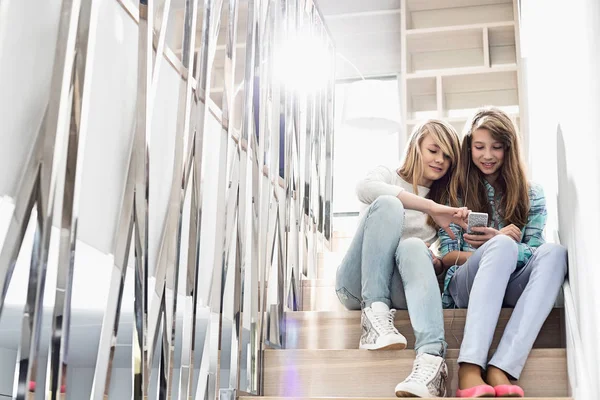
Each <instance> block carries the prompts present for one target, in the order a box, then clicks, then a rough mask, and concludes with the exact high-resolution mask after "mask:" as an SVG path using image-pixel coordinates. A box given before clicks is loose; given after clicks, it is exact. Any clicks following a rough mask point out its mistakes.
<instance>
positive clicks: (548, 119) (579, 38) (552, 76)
mask: <svg viewBox="0 0 600 400" xmlns="http://www.w3.org/2000/svg"><path fill="white" fill-rule="evenodd" d="M521 15H522V24H523V27H522V31H521V37H522V41H523V46H522V53H523V54H522V55H523V57H524V59H525V65H526V68H527V74H526V84H527V92H528V93H527V95H528V99H529V102H528V107H529V121H530V126H529V129H528V131H529V133H530V160H531V166H532V171H531V172H532V178H533V179H534V180H535V181H538V182H540V183H542V184H543V185H544V187H545V189H546V196H547V198H548V200H549V206H550V207H556V202H555V199H556V195H557V191H558V188H559V187H560V194H559V196H560V203H559V204H558V209H559V229H560V236H561V241H562V243H563V244H565V245H567V246H568V249H569V275H570V283H571V286H572V288H573V292H574V297H575V298H574V299H573V300H574V302H575V308H576V314H577V318H578V321H579V330H580V334H581V343H578V344H577V346H579V348H578V349H573V348H570V349H569V352H570V356H575V357H580V358H583V360H580V361H582V365H584V366H585V367H584V368H579V369H578V370H577V371H574V370H570V371H569V372H570V378H571V383H572V385H573V391H574V395H575V398H576V399H577V400H580V399H582V400H583V399H585V400H587V399H597V398H600V386H599V382H600V368H599V364H598V359H600V346H599V345H598V340H597V337H598V332H600V297H599V296H598V295H597V285H598V282H600V270H599V269H598V265H597V264H598V257H597V254H598V252H597V247H598V243H600V230H599V227H600V210H599V207H598V205H599V204H600V157H598V151H599V150H600V135H599V133H598V127H599V126H600V112H599V111H598V110H600V47H599V45H598V38H599V37H600V3H599V2H598V1H597V0H577V1H570V2H568V3H567V2H564V1H559V0H551V1H548V0H544V1H542V0H538V1H533V0H529V1H522V14H521ZM557 132H558V135H557ZM557 149H558V151H557ZM557 165H558V175H559V178H560V179H559V180H557ZM559 183H560V186H559ZM550 211H551V212H552V210H550Z"/></svg>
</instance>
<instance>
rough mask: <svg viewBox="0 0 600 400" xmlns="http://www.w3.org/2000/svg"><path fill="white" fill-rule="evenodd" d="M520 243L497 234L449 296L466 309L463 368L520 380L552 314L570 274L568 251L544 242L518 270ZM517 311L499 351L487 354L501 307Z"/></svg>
mask: <svg viewBox="0 0 600 400" xmlns="http://www.w3.org/2000/svg"><path fill="white" fill-rule="evenodd" d="M517 257H518V248H517V243H516V242H515V241H514V240H512V239H511V238H510V237H508V236H505V235H498V236H495V237H494V238H492V239H490V240H489V241H487V242H486V243H485V244H484V245H483V246H481V247H479V249H477V251H475V252H474V253H473V255H471V257H469V259H468V260H467V262H466V263H465V264H463V265H462V266H461V267H459V268H458V269H457V270H456V273H455V274H454V276H453V277H452V279H451V281H450V284H449V287H448V288H449V291H450V294H451V295H452V298H453V299H454V302H455V303H456V306H457V307H460V308H465V307H467V306H468V310H467V321H466V323H465V332H464V337H463V341H462V344H461V347H460V354H459V357H458V362H459V363H463V362H466V363H470V364H476V365H479V366H480V367H482V368H484V369H485V368H486V367H487V365H493V366H495V367H497V368H500V369H501V370H503V371H504V372H506V373H507V374H509V375H510V376H511V377H513V378H515V379H519V375H521V371H522V370H523V366H524V365H525V361H527V357H528V356H529V352H530V351H531V348H532V347H533V343H534V342H535V339H536V338H537V336H538V333H539V332H540V329H541V328H542V325H543V324H544V321H545V320H546V318H547V317H548V314H550V311H551V310H552V307H553V306H554V303H555V301H556V296H557V295H558V292H559V290H560V288H561V286H562V283H563V281H564V280H565V275H566V273H567V250H566V249H565V248H564V247H562V246H559V245H556V244H552V243H546V244H543V245H541V246H540V247H538V248H537V250H536V251H535V253H533V255H532V256H531V258H530V259H529V261H528V262H527V264H526V265H525V266H524V267H523V268H521V269H519V270H516V265H517ZM503 305H505V306H508V307H514V311H513V313H512V315H511V317H510V320H509V321H508V324H507V325H506V328H505V330H504V334H503V335H502V339H501V340H500V344H499V345H498V349H497V350H496V352H495V353H494V356H493V357H492V359H491V360H490V362H489V363H487V359H488V352H489V350H490V346H491V344H492V339H493V337H494V331H495V329H496V325H497V323H498V317H499V316H500V310H501V309H502V306H503Z"/></svg>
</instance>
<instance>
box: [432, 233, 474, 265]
mask: <svg viewBox="0 0 600 400" xmlns="http://www.w3.org/2000/svg"><path fill="white" fill-rule="evenodd" d="M464 228H465V229H466V227H464ZM450 229H451V230H452V233H454V236H455V238H452V237H450V236H449V235H448V233H447V232H446V231H445V230H443V229H440V230H439V232H438V237H439V240H440V242H439V246H440V247H439V253H440V256H441V258H442V263H443V264H444V267H446V268H449V267H451V266H453V265H462V264H464V263H465V262H466V261H467V259H468V258H469V257H470V256H471V254H472V253H471V252H469V251H462V250H463V248H462V246H461V243H463V238H462V233H461V231H460V228H459V227H458V226H456V225H454V224H452V225H450Z"/></svg>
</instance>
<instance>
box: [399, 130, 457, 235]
mask: <svg viewBox="0 0 600 400" xmlns="http://www.w3.org/2000/svg"><path fill="white" fill-rule="evenodd" d="M427 135H431V137H432V138H433V140H434V141H435V143H436V144H437V145H438V146H439V147H440V150H441V151H442V153H444V155H447V156H448V158H449V159H450V167H449V168H448V171H447V172H446V174H445V175H444V176H443V177H441V178H440V179H438V180H437V181H434V182H433V183H432V184H431V187H430V188H429V193H428V194H427V198H429V199H431V200H433V201H435V202H436V203H439V204H447V203H449V202H452V200H453V199H452V198H451V192H450V181H451V180H453V179H452V178H453V176H454V172H455V170H456V167H457V166H458V164H459V157H460V139H459V137H458V134H457V133H456V130H455V129H454V127H453V126H452V125H450V124H449V123H447V122H444V121H441V120H438V119H430V120H427V121H425V122H423V123H421V124H419V125H417V126H415V128H414V129H413V131H412V133H411V134H410V138H409V140H408V145H407V146H406V152H405V155H404V161H403V163H402V166H401V167H400V168H399V169H398V171H397V173H398V175H400V177H402V179H404V180H405V181H407V182H410V183H412V185H413V191H414V193H418V189H417V186H418V182H419V181H420V180H421V178H423V172H424V171H423V155H422V154H421V143H423V140H424V139H425V137H426V136H427ZM454 200H456V199H454ZM427 223H428V224H429V225H430V226H433V227H437V225H436V224H435V222H434V221H433V219H432V218H431V217H429V218H428V219H427Z"/></svg>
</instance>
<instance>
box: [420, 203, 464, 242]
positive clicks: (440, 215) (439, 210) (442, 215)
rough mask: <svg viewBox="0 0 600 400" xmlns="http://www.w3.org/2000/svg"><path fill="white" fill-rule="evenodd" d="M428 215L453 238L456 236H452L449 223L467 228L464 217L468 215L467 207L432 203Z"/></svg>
mask: <svg viewBox="0 0 600 400" xmlns="http://www.w3.org/2000/svg"><path fill="white" fill-rule="evenodd" d="M429 215H431V218H433V220H434V221H435V223H436V224H438V225H439V226H440V227H441V228H442V229H444V230H445V231H446V233H447V234H448V236H450V237H451V238H452V239H454V240H456V236H454V233H453V232H452V230H451V229H450V224H451V223H454V224H456V225H458V226H460V227H462V228H463V229H467V222H466V219H467V217H468V215H469V210H468V209H467V207H460V208H458V207H449V206H443V205H441V204H437V203H433V205H432V207H431V210H430V211H429Z"/></svg>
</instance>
